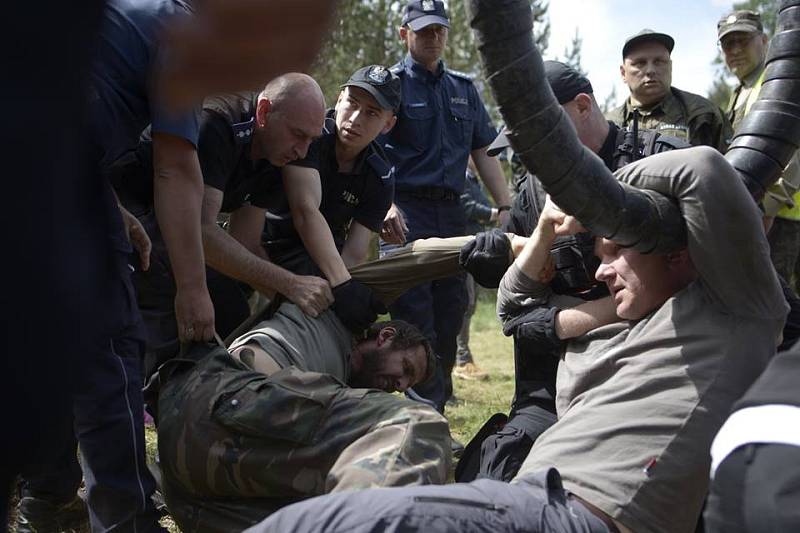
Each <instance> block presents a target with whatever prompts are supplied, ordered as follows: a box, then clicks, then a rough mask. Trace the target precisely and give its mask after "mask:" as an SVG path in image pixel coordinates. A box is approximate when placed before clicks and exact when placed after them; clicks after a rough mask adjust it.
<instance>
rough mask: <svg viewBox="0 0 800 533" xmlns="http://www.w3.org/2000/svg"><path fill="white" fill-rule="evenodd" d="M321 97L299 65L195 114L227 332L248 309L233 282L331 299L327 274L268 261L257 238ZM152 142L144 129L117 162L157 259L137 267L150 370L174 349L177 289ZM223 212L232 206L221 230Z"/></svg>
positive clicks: (218, 299) (309, 308)
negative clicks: (156, 199) (128, 156)
mask: <svg viewBox="0 0 800 533" xmlns="http://www.w3.org/2000/svg"><path fill="white" fill-rule="evenodd" d="M324 110H325V107H324V98H323V96H322V92H321V90H320V89H319V86H318V85H317V83H316V82H315V81H314V80H313V79H312V78H310V77H309V76H306V75H305V74H286V75H284V76H281V77H279V78H276V79H275V80H273V81H272V82H270V83H269V84H268V85H267V86H266V87H265V88H264V90H263V91H261V92H260V93H259V94H252V93H244V94H237V95H228V96H222V97H214V98H209V99H208V100H206V102H205V103H204V105H203V111H202V114H201V116H200V136H199V156H200V165H201V168H202V172H203V180H204V184H205V187H204V201H203V211H202V232H203V238H204V250H205V258H206V263H207V265H208V267H209V268H208V279H209V282H208V283H209V289H210V290H211V293H212V297H213V299H214V305H215V308H216V309H217V311H218V313H217V314H218V316H219V317H220V319H219V321H218V324H217V332H218V333H219V334H220V335H223V336H227V335H228V334H230V333H231V332H232V331H233V330H234V329H235V328H236V326H238V325H239V324H240V323H241V322H242V321H243V320H244V319H246V318H247V316H248V315H249V307H248V304H247V296H248V294H246V293H245V292H243V290H242V288H241V285H240V283H239V282H243V283H244V284H246V285H249V286H250V287H252V288H253V289H255V290H258V291H260V292H264V293H271V292H272V291H277V292H280V293H281V294H283V295H284V296H285V297H286V298H288V299H289V300H291V301H293V302H295V303H297V304H298V305H299V306H300V308H301V309H302V310H303V311H304V312H307V313H311V314H317V313H319V312H320V311H322V310H323V309H325V308H326V307H327V306H328V305H329V304H330V303H331V301H332V299H333V298H332V295H331V292H330V287H329V286H328V283H327V282H326V281H325V280H323V279H321V278H316V277H311V276H297V275H294V274H292V273H290V272H288V271H286V270H284V269H282V268H280V267H278V266H276V265H274V264H272V263H271V262H270V261H269V260H268V259H267V256H266V254H265V253H264V250H263V249H262V247H261V239H260V236H261V231H262V228H263V224H264V213H265V207H266V204H267V201H266V199H267V197H268V196H269V195H270V194H271V192H270V191H271V189H270V188H271V187H272V188H275V187H277V186H278V185H279V184H278V181H279V174H278V167H279V166H282V165H284V164H286V163H287V162H289V161H291V160H294V159H298V158H301V157H305V155H306V153H307V150H308V147H309V145H310V144H311V141H312V139H314V138H315V137H316V135H317V134H318V132H319V129H320V128H321V127H322V123H323V120H324ZM153 155H154V152H153V146H152V143H151V141H150V136H149V135H148V134H147V132H145V134H144V135H143V137H142V140H141V143H140V146H139V148H138V150H137V152H136V154H135V156H134V157H133V160H132V161H125V162H124V163H121V164H120V166H119V167H118V168H117V169H116V171H115V181H116V182H117V185H118V188H119V190H120V193H119V194H120V198H121V199H122V201H123V202H125V203H127V204H128V205H131V208H132V209H136V210H137V213H138V214H139V216H140V218H141V220H142V221H143V222H144V224H145V225H146V227H147V228H148V231H150V232H151V234H152V235H153V236H154V238H153V242H154V258H155V259H156V260H155V261H154V264H153V267H152V268H151V269H150V270H149V271H146V272H137V273H136V276H135V282H136V287H137V292H138V302H139V306H140V308H141V310H142V313H143V315H144V317H145V323H146V325H147V329H148V353H147V356H148V358H147V364H146V366H147V370H148V373H152V372H153V371H154V370H155V369H156V368H157V367H158V365H159V364H160V363H162V362H163V361H164V360H166V359H168V358H170V357H172V356H174V355H175V353H176V341H177V331H176V324H175V317H174V311H173V309H172V306H170V305H169V301H170V298H171V295H172V294H173V293H174V291H175V286H174V283H173V281H172V272H171V268H170V261H169V260H170V259H171V256H170V257H167V254H166V250H165V247H164V246H163V242H162V240H161V235H162V233H163V232H162V230H163V228H161V227H159V226H158V225H157V224H156V221H155V220H154V218H153V216H152V204H151V203H150V201H151V200H150V199H151V198H152V197H151V196H150V195H149V190H150V188H151V187H152V178H151V176H152V163H151V162H152V158H153ZM220 213H229V214H230V215H231V216H230V219H229V225H228V228H227V231H226V230H223V229H222V228H221V227H220V226H219V224H218V223H217V218H218V215H219V214H220Z"/></svg>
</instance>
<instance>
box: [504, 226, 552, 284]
mask: <svg viewBox="0 0 800 533" xmlns="http://www.w3.org/2000/svg"><path fill="white" fill-rule="evenodd" d="M553 241H555V232H554V231H553V228H552V226H550V225H549V224H540V225H538V226H537V227H536V229H535V230H533V234H532V235H531V236H530V238H529V239H527V241H526V242H525V244H524V246H523V247H522V251H520V252H519V254H518V255H517V256H516V259H515V260H514V264H515V265H517V267H518V268H519V269H520V271H522V272H523V273H524V274H525V275H526V276H528V277H529V278H532V279H538V278H539V273H540V272H541V270H542V268H543V267H544V266H545V262H546V261H547V259H548V258H549V257H550V247H551V246H552V245H553ZM512 244H513V241H512ZM519 244H521V241H518V245H519Z"/></svg>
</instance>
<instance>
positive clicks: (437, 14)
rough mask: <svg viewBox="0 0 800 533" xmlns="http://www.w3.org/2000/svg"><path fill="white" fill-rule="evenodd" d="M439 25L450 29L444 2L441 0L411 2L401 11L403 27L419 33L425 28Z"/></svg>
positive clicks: (414, 0)
mask: <svg viewBox="0 0 800 533" xmlns="http://www.w3.org/2000/svg"><path fill="white" fill-rule="evenodd" d="M431 24H439V25H441V26H444V27H445V28H449V27H450V21H449V20H448V18H447V11H445V9H444V2H442V1H441V0H412V1H411V2H409V3H408V4H407V5H406V8H405V10H404V11H403V26H408V27H409V28H411V29H412V30H414V31H419V30H421V29H422V28H424V27H425V26H430V25H431Z"/></svg>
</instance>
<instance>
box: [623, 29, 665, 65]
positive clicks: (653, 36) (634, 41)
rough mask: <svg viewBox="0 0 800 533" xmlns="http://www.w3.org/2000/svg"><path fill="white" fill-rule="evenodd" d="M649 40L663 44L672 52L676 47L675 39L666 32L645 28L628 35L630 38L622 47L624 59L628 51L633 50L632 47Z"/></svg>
mask: <svg viewBox="0 0 800 533" xmlns="http://www.w3.org/2000/svg"><path fill="white" fill-rule="evenodd" d="M647 42H656V43H661V44H663V45H664V47H665V48H666V49H667V51H668V52H669V53H670V54H671V53H672V49H673V48H675V39H673V38H672V37H670V36H669V35H667V34H666V33H659V32H657V31H653V30H649V29H646V28H645V29H644V30H642V31H640V32H639V33H637V34H636V35H633V36H631V37H628V40H627V41H625V44H624V45H623V47H622V59H625V58H626V57H628V52H630V51H631V48H633V47H635V46H636V45H639V44H642V43H647Z"/></svg>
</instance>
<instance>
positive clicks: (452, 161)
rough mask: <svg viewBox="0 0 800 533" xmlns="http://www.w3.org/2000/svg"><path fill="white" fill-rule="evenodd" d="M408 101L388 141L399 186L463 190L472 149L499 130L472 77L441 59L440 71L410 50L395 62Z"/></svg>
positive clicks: (404, 100) (387, 144)
mask: <svg viewBox="0 0 800 533" xmlns="http://www.w3.org/2000/svg"><path fill="white" fill-rule="evenodd" d="M392 71H393V72H395V73H396V74H397V75H398V76H399V77H400V80H401V82H402V91H403V103H402V106H401V109H400V113H399V116H398V120H397V124H396V125H395V127H394V128H392V130H391V131H390V132H389V133H388V134H387V135H386V137H385V139H384V142H385V144H384V147H385V150H386V155H387V156H388V157H389V161H390V162H391V163H392V164H393V165H394V167H395V179H396V187H397V190H398V191H408V190H412V189H413V188H415V187H421V186H422V187H442V188H445V189H449V190H452V191H453V192H455V193H458V194H460V193H461V191H462V190H463V188H464V175H465V172H466V170H467V159H468V158H469V154H470V152H471V151H472V150H475V149H477V148H483V147H485V146H488V145H489V144H491V142H492V141H493V140H494V138H495V137H496V136H497V132H496V131H495V129H494V126H493V125H492V121H491V119H490V118H489V114H488V113H487V112H486V108H485V107H484V106H483V102H482V101H481V99H480V96H479V95H478V91H477V90H476V89H475V86H474V85H473V83H472V80H471V79H470V78H469V77H467V76H466V75H464V74H461V73H457V72H453V71H449V70H447V69H446V68H445V67H444V63H443V62H440V63H439V69H438V72H437V73H435V74H434V73H432V72H430V71H428V70H427V69H426V68H425V67H424V66H422V65H421V64H419V63H417V62H416V61H414V60H413V59H412V58H411V56H410V55H407V56H406V57H405V59H404V60H403V61H401V62H400V63H398V64H396V65H395V66H393V67H392Z"/></svg>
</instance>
